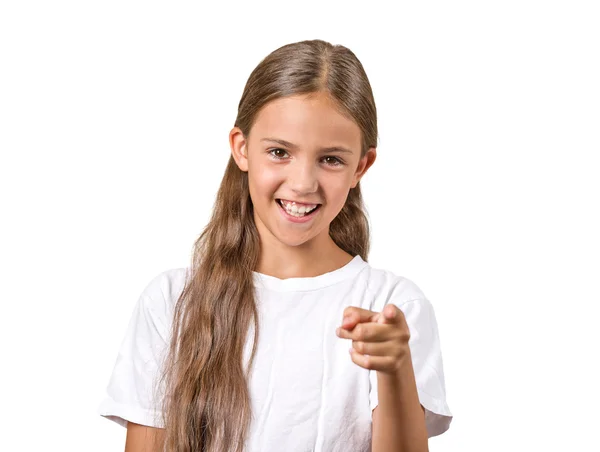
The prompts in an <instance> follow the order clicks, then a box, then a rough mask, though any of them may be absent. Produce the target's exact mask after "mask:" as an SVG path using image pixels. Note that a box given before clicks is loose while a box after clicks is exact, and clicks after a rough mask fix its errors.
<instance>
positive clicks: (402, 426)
mask: <svg viewBox="0 0 600 452" xmlns="http://www.w3.org/2000/svg"><path fill="white" fill-rule="evenodd" d="M407 358H408V359H405V365H402V366H400V369H399V371H398V373H397V374H396V375H390V374H384V373H382V372H377V397H378V399H379V405H378V406H377V407H376V408H375V409H374V410H373V424H372V428H373V434H372V439H371V449H372V451H373V452H388V451H389V452H428V451H429V447H428V445H427V441H428V440H427V428H426V426H425V416H424V414H425V408H423V407H422V406H421V404H420V402H419V397H418V394H417V385H416V383H415V375H414V372H413V366H412V360H411V358H410V355H407Z"/></svg>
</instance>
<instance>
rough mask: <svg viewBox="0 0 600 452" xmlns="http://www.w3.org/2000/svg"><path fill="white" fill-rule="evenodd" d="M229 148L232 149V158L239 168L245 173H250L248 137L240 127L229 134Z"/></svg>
mask: <svg viewBox="0 0 600 452" xmlns="http://www.w3.org/2000/svg"><path fill="white" fill-rule="evenodd" d="M229 146H230V147H231V156H232V157H233V159H234V160H235V163H237V166H238V167H239V168H240V170H242V171H243V172H247V171H248V146H247V141H246V137H245V136H244V134H243V133H242V130H241V129H240V128H239V127H234V128H233V129H231V132H229Z"/></svg>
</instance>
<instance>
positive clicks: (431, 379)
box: [369, 297, 452, 438]
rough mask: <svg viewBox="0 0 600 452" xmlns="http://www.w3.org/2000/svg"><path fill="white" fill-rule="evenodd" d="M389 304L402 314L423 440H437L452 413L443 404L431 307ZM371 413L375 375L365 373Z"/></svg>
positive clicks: (427, 304)
mask: <svg viewBox="0 0 600 452" xmlns="http://www.w3.org/2000/svg"><path fill="white" fill-rule="evenodd" d="M390 303H393V304H394V305H396V306H398V308H399V309H400V310H402V312H403V313H404V317H405V318H406V321H407V324H408V328H409V331H410V339H409V341H408V344H409V347H410V352H411V357H412V363H413V369H414V372H415V381H416V383H417V392H418V395H419V400H420V402H421V405H423V407H424V408H425V423H426V426H427V436H428V437H429V438H431V437H432V436H437V435H440V434H442V433H444V432H445V431H446V430H448V428H449V427H450V423H451V421H452V413H451V412H450V409H449V407H448V404H447V403H446V387H445V381H444V369H443V362H442V352H441V347H440V339H439V334H438V326H437V321H436V318H435V313H434V310H433V306H432V305H431V303H430V302H429V300H428V299H426V298H424V297H423V298H419V299H415V300H409V301H405V302H397V301H395V300H394V299H391V300H390ZM369 380H370V383H371V387H370V393H369V399H370V404H371V411H372V410H374V409H375V407H376V406H377V405H378V403H379V401H378V394H377V372H376V371H369Z"/></svg>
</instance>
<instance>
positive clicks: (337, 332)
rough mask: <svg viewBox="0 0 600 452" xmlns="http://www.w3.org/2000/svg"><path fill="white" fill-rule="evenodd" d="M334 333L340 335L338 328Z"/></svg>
mask: <svg viewBox="0 0 600 452" xmlns="http://www.w3.org/2000/svg"><path fill="white" fill-rule="evenodd" d="M335 334H337V335H338V336H339V335H340V328H336V329H335Z"/></svg>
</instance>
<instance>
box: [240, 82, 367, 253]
mask: <svg viewBox="0 0 600 452" xmlns="http://www.w3.org/2000/svg"><path fill="white" fill-rule="evenodd" d="M230 144H231V149H232V154H233V157H234V159H235V160H236V162H237V164H238V166H239V167H240V169H241V170H242V171H247V172H248V181H249V188H250V197H251V199H252V203H253V205H254V219H255V221H256V225H257V229H258V231H259V234H260V236H261V240H263V241H264V240H265V239H266V240H267V241H268V242H272V239H275V240H276V241H278V242H280V243H281V244H285V245H287V246H299V245H302V244H305V243H307V242H311V243H312V242H314V244H315V245H318V246H321V245H323V246H324V245H327V244H329V243H328V242H329V241H330V238H329V224H330V223H331V221H332V220H333V219H334V218H335V217H336V216H337V214H338V213H339V212H340V210H341V209H342V207H343V206H344V203H345V202H346V198H347V197H348V192H349V191H350V189H351V188H354V187H355V186H356V184H357V183H358V181H359V180H360V178H361V177H362V176H363V175H364V173H365V172H366V170H367V169H368V168H369V167H370V166H371V165H372V164H373V162H374V161H375V156H376V151H375V148H371V149H369V152H368V153H367V155H366V156H365V157H363V158H362V159H361V158H360V148H361V132H360V129H359V127H358V125H357V124H356V123H354V122H353V121H352V120H351V119H348V118H347V117H345V116H343V115H342V114H340V113H339V111H338V110H337V109H336V108H335V107H334V105H333V104H332V103H331V101H330V100H329V98H328V97H327V96H326V95H324V94H322V93H319V94H313V95H309V96H307V95H304V96H290V97H285V98H280V99H276V100H274V101H271V102H270V103H268V104H267V105H265V106H264V107H263V108H262V109H261V110H260V111H259V113H258V115H257V117H256V120H255V123H254V126H253V127H252V129H251V131H250V133H249V136H248V137H244V136H243V134H242V132H241V130H240V129H239V128H237V127H234V128H233V129H232V131H231V133H230ZM282 200H283V201H290V202H293V201H295V202H296V206H297V207H301V206H302V205H303V204H308V205H309V206H308V207H312V206H314V205H315V204H316V205H318V207H317V208H316V209H315V210H314V211H312V212H310V213H308V214H305V216H303V217H302V216H299V215H301V214H302V211H303V209H301V208H300V209H299V210H300V212H295V211H294V208H293V207H292V208H291V212H292V213H291V214H290V213H287V211H286V209H284V207H283V205H285V204H286V203H285V202H283V203H282ZM282 204H283V205H282ZM289 204H290V203H288V205H289ZM292 205H293V204H292Z"/></svg>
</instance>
